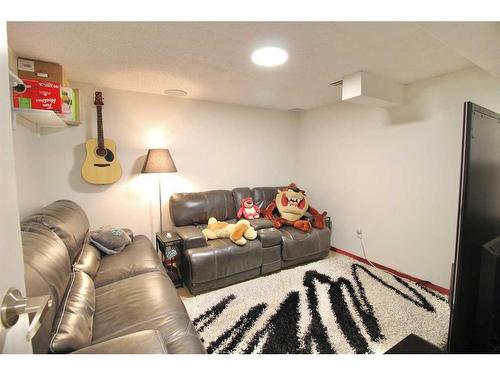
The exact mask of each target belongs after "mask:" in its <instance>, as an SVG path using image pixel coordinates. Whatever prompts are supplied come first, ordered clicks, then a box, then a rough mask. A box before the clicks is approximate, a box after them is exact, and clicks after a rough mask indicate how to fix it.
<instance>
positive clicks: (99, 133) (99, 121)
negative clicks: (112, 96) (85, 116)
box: [96, 106, 104, 150]
mask: <svg viewBox="0 0 500 375" xmlns="http://www.w3.org/2000/svg"><path fill="white" fill-rule="evenodd" d="M96 108H97V147H98V148H99V149H101V150H102V149H104V130H103V127H102V106H97V107H96Z"/></svg>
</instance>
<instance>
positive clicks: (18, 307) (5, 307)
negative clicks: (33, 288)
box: [0, 288, 52, 341]
mask: <svg viewBox="0 0 500 375" xmlns="http://www.w3.org/2000/svg"><path fill="white" fill-rule="evenodd" d="M51 306H52V297H51V296H49V295H45V296H38V297H29V298H27V297H23V296H22V294H21V292H20V291H19V290H17V289H14V288H10V289H9V290H8V291H7V294H6V295H5V297H4V299H3V301H2V306H1V307H0V316H1V322H2V325H3V326H4V327H5V328H10V327H12V326H14V325H15V324H16V323H17V321H18V320H19V316H20V315H23V314H32V313H35V316H34V318H33V320H32V321H31V324H30V326H29V328H28V332H26V341H31V339H32V338H33V337H34V336H35V335H36V333H37V332H38V329H39V328H40V326H41V325H42V320H43V319H44V318H45V315H47V312H48V311H49V309H50V307H51Z"/></svg>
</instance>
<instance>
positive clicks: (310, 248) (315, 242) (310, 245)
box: [280, 226, 330, 260]
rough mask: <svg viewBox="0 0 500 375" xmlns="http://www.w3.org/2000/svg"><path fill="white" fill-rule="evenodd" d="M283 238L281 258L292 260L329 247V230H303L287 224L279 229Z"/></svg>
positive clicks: (326, 249)
mask: <svg viewBox="0 0 500 375" xmlns="http://www.w3.org/2000/svg"><path fill="white" fill-rule="evenodd" d="M280 231H281V233H282V238H283V247H282V252H281V255H282V258H283V260H293V259H298V258H303V257H306V256H309V255H311V254H316V253H320V252H324V251H328V250H329V249H330V230H329V229H328V228H325V229H316V228H312V229H311V231H310V232H303V231H301V230H299V229H295V228H293V227H289V226H283V227H282V228H281V229H280Z"/></svg>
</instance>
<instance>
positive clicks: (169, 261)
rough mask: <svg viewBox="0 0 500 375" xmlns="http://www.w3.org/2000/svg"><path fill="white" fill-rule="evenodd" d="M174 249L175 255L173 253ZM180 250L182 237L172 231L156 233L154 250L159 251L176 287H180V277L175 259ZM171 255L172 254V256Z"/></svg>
mask: <svg viewBox="0 0 500 375" xmlns="http://www.w3.org/2000/svg"><path fill="white" fill-rule="evenodd" d="M173 250H175V253H176V255H173V254H172V253H173ZM181 250H182V238H180V237H179V235H178V234H177V233H176V232H174V231H164V232H157V233H156V251H157V252H160V253H161V256H162V260H163V265H164V266H165V269H166V270H167V274H168V276H169V277H170V279H171V280H172V282H173V283H174V285H175V287H176V288H180V287H182V279H181V277H180V275H179V269H178V267H177V266H176V264H175V263H176V259H177V258H178V257H179V256H180V253H181ZM172 255H173V256H172Z"/></svg>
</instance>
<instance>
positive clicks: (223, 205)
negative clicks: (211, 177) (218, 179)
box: [169, 190, 237, 226]
mask: <svg viewBox="0 0 500 375" xmlns="http://www.w3.org/2000/svg"><path fill="white" fill-rule="evenodd" d="M169 205H170V217H171V218H172V221H173V222H174V224H175V225H176V226H182V225H193V224H206V223H207V222H208V219H209V218H210V217H212V216H213V217H215V218H216V219H217V220H219V221H224V220H227V219H234V218H235V217H236V213H237V210H236V207H235V205H234V199H233V194H232V193H231V192H230V191H228V190H211V191H202V192H199V193H175V194H172V195H171V197H170V201H169Z"/></svg>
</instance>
